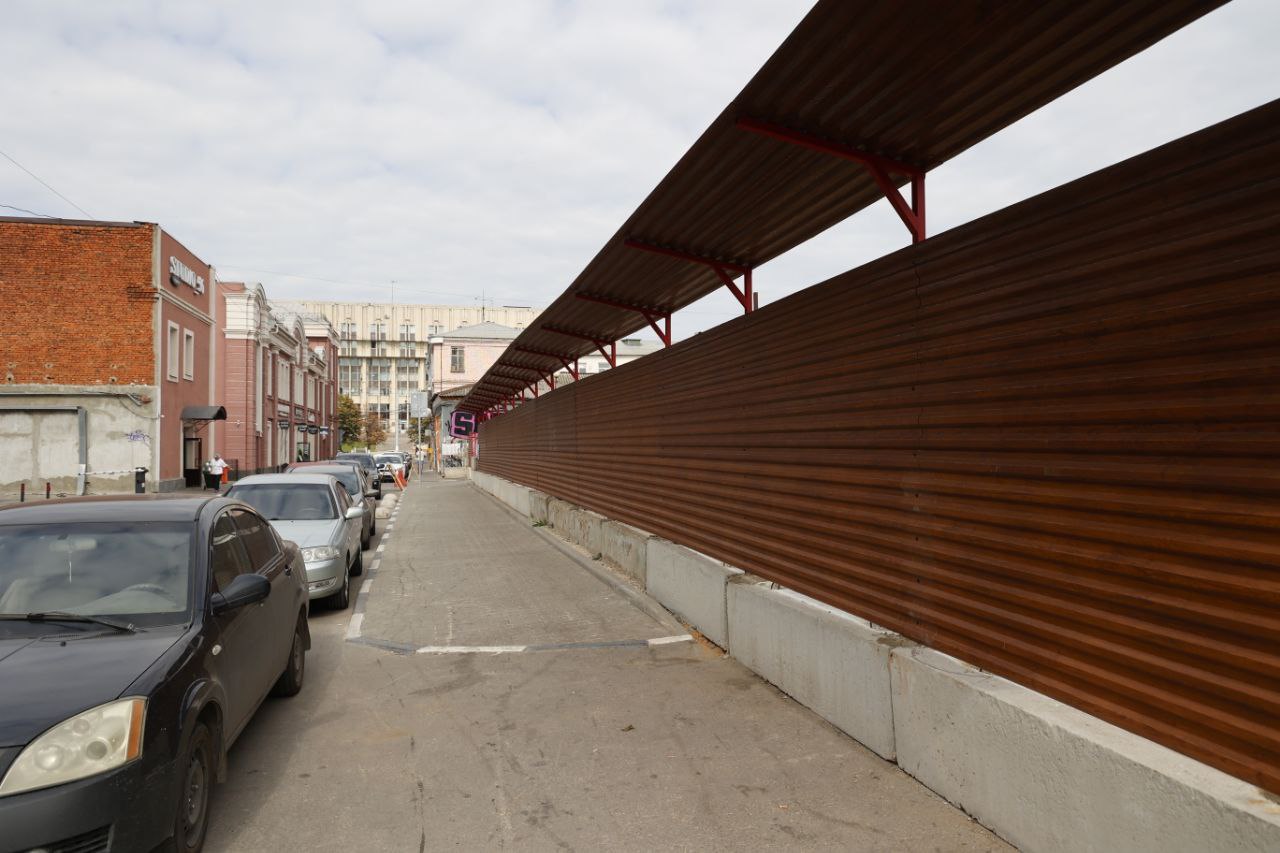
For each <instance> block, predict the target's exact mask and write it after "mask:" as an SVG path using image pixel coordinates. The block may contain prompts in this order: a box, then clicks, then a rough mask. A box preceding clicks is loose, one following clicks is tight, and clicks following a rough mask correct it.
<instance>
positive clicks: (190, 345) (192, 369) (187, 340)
mask: <svg viewBox="0 0 1280 853" xmlns="http://www.w3.org/2000/svg"><path fill="white" fill-rule="evenodd" d="M182 378H183V379H186V380H187V381H188V382H194V381H195V379H196V333H195V332H193V331H191V330H190V329H187V328H183V330H182Z"/></svg>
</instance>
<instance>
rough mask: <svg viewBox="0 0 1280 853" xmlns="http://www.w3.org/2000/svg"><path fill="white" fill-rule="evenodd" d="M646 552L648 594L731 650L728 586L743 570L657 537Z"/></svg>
mask: <svg viewBox="0 0 1280 853" xmlns="http://www.w3.org/2000/svg"><path fill="white" fill-rule="evenodd" d="M645 551H646V564H645V589H646V590H647V591H648V593H649V594H650V595H652V596H653V597H654V598H656V599H658V601H659V602H661V603H662V606H663V607H665V608H667V609H668V610H670V611H671V612H672V613H674V614H676V615H677V616H679V617H680V618H681V619H683V620H684V621H685V622H687V623H689V624H690V625H692V626H693V627H694V628H696V629H697V630H698V631H700V632H701V633H702V634H703V635H704V636H705V637H706V638H707V639H709V640H710V641H711V642H713V643H715V644H716V645H717V646H720V647H721V648H722V649H728V648H729V630H728V625H727V622H728V616H727V612H726V611H727V608H726V605H725V584H726V583H727V582H728V580H729V578H732V577H735V576H737V575H740V574H742V570H741V569H735V568H733V567H732V566H726V565H725V564H724V563H720V562H717V561H715V560H712V559H711V558H710V557H707V556H705V555H703V554H699V553H698V552H696V551H692V550H690V549H688V548H685V547H684V546H683V545H677V544H675V543H674V542H668V541H667V540H665V539H659V538H657V537H656V536H655V537H654V538H652V539H650V540H649V542H648V544H647V546H646V548H645Z"/></svg>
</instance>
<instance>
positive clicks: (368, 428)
mask: <svg viewBox="0 0 1280 853" xmlns="http://www.w3.org/2000/svg"><path fill="white" fill-rule="evenodd" d="M362 437H363V438H364V443H365V444H367V445H369V447H370V449H374V448H377V447H378V445H380V444H382V442H384V441H386V440H387V430H386V427H384V426H383V425H382V418H380V417H378V416H377V415H375V414H373V413H372V412H370V413H369V414H367V415H365V416H364V435H363V436H362Z"/></svg>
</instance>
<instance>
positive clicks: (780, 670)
mask: <svg viewBox="0 0 1280 853" xmlns="http://www.w3.org/2000/svg"><path fill="white" fill-rule="evenodd" d="M727 592H728V596H729V598H728V613H729V653H730V654H732V655H733V656H734V657H735V658H737V659H738V660H740V661H742V663H744V664H745V665H746V666H747V667H749V668H750V669H752V670H753V671H754V672H756V673H757V674H758V675H760V676H761V677H762V678H764V679H765V680H766V681H769V682H771V683H772V684H774V685H776V686H777V687H778V688H780V689H781V690H782V691H783V692H784V693H786V694H787V695H788V696H791V697H792V698H794V699H795V700H796V701H797V702H799V703H800V704H802V705H804V706H806V707H808V708H810V709H812V710H813V711H814V712H816V713H817V714H818V715H819V716H821V717H822V718H823V719H825V720H827V721H828V722H830V723H831V724H832V725H834V726H835V727H836V728H838V729H840V730H841V731H843V732H844V733H845V734H848V735H849V736H851V737H852V738H854V739H855V740H857V741H858V742H859V743H861V744H863V745H864V746H866V747H867V748H868V749H870V750H871V751H872V752H874V753H876V754H877V755H879V756H881V757H882V758H887V759H889V760H890V761H892V760H893V759H894V755H895V753H894V735H893V700H892V698H891V690H890V681H889V652H890V651H892V650H893V648H894V646H897V645H900V644H901V643H902V642H903V638H902V637H901V636H899V635H898V634H894V633H893V632H891V631H886V630H884V629H882V628H877V627H875V626H874V625H872V624H871V623H870V622H867V621H866V620H865V619H859V618H858V617H856V616H851V615H849V614H848V613H845V612H844V611H843V610H838V609H837V608H835V607H831V606H829V605H826V604H823V603H821V602H819V601H815V600H814V599H812V598H809V597H807V596H804V595H800V594H799V593H795V592H791V591H790V590H785V589H775V588H773V585H772V584H769V583H767V582H764V581H760V580H759V579H758V578H754V577H752V576H750V575H745V576H743V577H739V578H735V579H734V580H733V581H732V582H730V583H729V585H728V588H727Z"/></svg>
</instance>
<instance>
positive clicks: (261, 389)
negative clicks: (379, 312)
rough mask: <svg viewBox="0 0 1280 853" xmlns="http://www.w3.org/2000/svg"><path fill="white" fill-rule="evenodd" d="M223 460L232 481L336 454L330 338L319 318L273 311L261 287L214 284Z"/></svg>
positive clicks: (334, 361)
mask: <svg viewBox="0 0 1280 853" xmlns="http://www.w3.org/2000/svg"><path fill="white" fill-rule="evenodd" d="M218 298H219V302H220V304H219V306H218V311H219V315H220V316H221V317H222V318H223V322H222V328H223V334H222V343H221V345H220V346H221V348H222V355H221V357H220V359H219V360H220V362H221V363H222V364H223V366H224V370H223V373H222V399H223V400H225V401H226V408H227V423H226V424H225V426H224V427H223V433H224V439H223V445H224V450H223V456H225V457H226V458H227V459H229V460H232V463H233V465H234V467H235V469H236V471H237V473H239V474H251V473H257V472H262V471H274V470H279V468H280V466H281V465H282V464H287V463H289V462H293V461H297V460H300V459H306V460H311V459H326V458H329V457H331V456H332V455H333V454H334V453H336V452H337V450H338V434H337V384H338V351H337V340H338V336H337V333H336V332H335V331H334V328H333V326H332V325H331V324H330V323H329V321H328V320H326V319H325V318H324V317H322V316H317V315H309V314H295V313H293V312H290V311H285V310H280V309H276V308H273V307H272V306H271V304H270V303H269V302H268V301H267V297H266V293H265V292H264V291H263V289H262V285H260V284H254V283H247V284H246V283H244V282H219V284H218Z"/></svg>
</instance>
